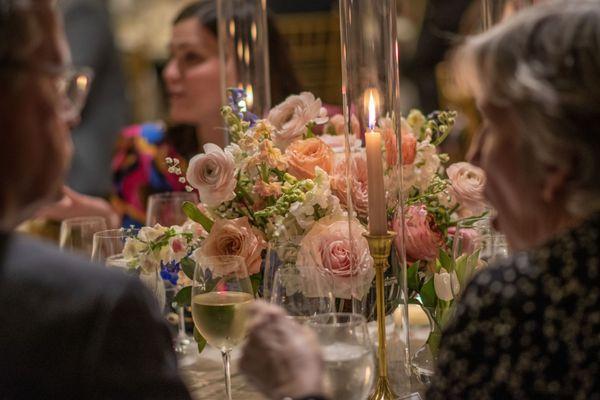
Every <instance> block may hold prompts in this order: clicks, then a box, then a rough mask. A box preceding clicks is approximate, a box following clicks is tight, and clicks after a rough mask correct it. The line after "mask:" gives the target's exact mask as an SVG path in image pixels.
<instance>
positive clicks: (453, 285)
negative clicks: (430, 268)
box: [433, 268, 460, 301]
mask: <svg viewBox="0 0 600 400" xmlns="http://www.w3.org/2000/svg"><path fill="white" fill-rule="evenodd" d="M433 287H434V289H435V294H436V295H437V297H438V298H440V299H441V300H444V301H450V300H452V299H453V298H455V297H456V296H457V295H458V293H460V283H459V282H458V276H457V275H456V271H452V273H448V271H446V270H445V269H444V268H442V269H440V272H439V273H435V274H434V275H433Z"/></svg>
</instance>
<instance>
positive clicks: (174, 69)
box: [163, 58, 181, 83]
mask: <svg viewBox="0 0 600 400" xmlns="http://www.w3.org/2000/svg"><path fill="white" fill-rule="evenodd" d="M163 78H164V79H165V81H166V82H167V83H173V82H176V81H177V80H179V79H181V72H180V71H179V67H178V65H177V61H176V60H175V59H173V58H171V59H170V60H169V62H167V65H166V66H165V69H164V71H163Z"/></svg>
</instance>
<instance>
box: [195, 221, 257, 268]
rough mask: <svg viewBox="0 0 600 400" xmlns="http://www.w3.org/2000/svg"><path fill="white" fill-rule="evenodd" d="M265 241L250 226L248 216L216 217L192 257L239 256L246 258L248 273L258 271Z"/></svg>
mask: <svg viewBox="0 0 600 400" xmlns="http://www.w3.org/2000/svg"><path fill="white" fill-rule="evenodd" d="M266 248H267V242H265V240H264V239H263V236H262V234H261V233H260V232H259V231H258V230H257V229H255V228H252V227H251V226H250V223H249V222H248V217H241V218H236V219H218V220H216V221H215V223H214V225H213V227H212V229H211V230H210V233H209V234H208V237H207V238H206V240H205V241H204V243H203V244H202V247H200V248H199V249H197V250H196V251H195V252H194V258H195V259H198V258H199V257H207V256H240V257H242V258H243V259H244V260H246V266H247V268H248V273H249V274H250V275H252V274H256V273H258V272H260V264H261V261H262V251H263V250H264V249H266Z"/></svg>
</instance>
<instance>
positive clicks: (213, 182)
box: [186, 143, 236, 207]
mask: <svg viewBox="0 0 600 400" xmlns="http://www.w3.org/2000/svg"><path fill="white" fill-rule="evenodd" d="M186 178H187V181H188V183H189V184H190V185H191V186H193V187H195V188H196V189H198V194H199V195H200V200H201V201H202V202H203V203H205V204H206V205H208V206H210V207H216V206H218V205H219V204H221V203H223V202H225V201H229V200H233V198H234V197H235V192H234V190H235V186H236V179H235V161H234V159H233V156H232V155H231V154H230V153H229V152H227V151H223V150H222V149H221V148H220V147H219V146H217V145H216V144H212V143H207V144H205V145H204V154H198V155H196V156H194V157H192V159H191V160H190V163H189V165H188V169H187V174H186Z"/></svg>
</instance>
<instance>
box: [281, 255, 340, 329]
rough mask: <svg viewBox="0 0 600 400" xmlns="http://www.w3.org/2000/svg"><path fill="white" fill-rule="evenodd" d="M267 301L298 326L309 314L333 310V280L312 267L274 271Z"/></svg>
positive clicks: (284, 268) (294, 267) (290, 267)
mask: <svg viewBox="0 0 600 400" xmlns="http://www.w3.org/2000/svg"><path fill="white" fill-rule="evenodd" d="M270 302H271V303H273V304H277V305H278V306H280V307H282V308H283V309H285V311H286V312H287V313H288V315H289V316H291V317H292V318H294V319H295V320H297V321H298V322H300V323H304V322H306V321H307V320H308V319H309V318H310V317H311V316H312V315H316V314H326V313H331V312H334V311H335V298H334V295H333V277H332V276H331V275H330V274H327V273H319V272H318V269H317V268H316V267H312V268H311V267H297V266H295V265H294V266H287V267H282V268H279V269H278V270H277V271H276V272H275V277H274V278H273V285H272V288H271V297H270Z"/></svg>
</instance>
